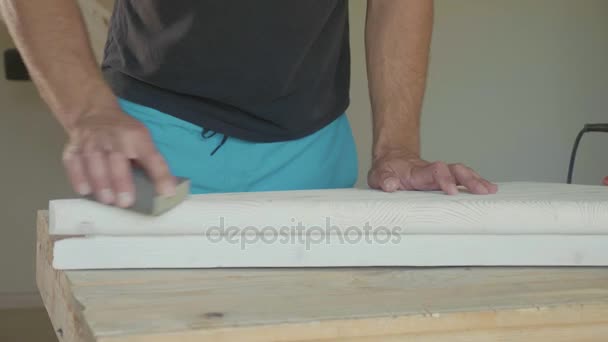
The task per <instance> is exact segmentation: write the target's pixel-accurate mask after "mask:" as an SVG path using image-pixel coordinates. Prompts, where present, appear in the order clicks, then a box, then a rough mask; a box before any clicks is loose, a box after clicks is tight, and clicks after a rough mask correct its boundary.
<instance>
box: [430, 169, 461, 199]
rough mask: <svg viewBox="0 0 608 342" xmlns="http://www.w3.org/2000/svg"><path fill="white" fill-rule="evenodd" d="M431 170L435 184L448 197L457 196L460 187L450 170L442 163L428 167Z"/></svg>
mask: <svg viewBox="0 0 608 342" xmlns="http://www.w3.org/2000/svg"><path fill="white" fill-rule="evenodd" d="M428 168H430V169H431V172H432V175H433V179H434V180H435V184H437V185H438V186H439V189H441V190H442V191H443V192H445V193H446V194H448V195H456V194H457V193H458V187H457V183H456V179H455V178H454V176H453V175H452V172H451V171H450V168H449V167H448V166H447V165H446V164H445V163H442V162H435V163H432V164H431V165H429V166H428Z"/></svg>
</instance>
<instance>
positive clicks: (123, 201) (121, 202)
mask: <svg viewBox="0 0 608 342" xmlns="http://www.w3.org/2000/svg"><path fill="white" fill-rule="evenodd" d="M132 204H133V195H131V193H128V192H121V193H119V194H118V206H120V207H125V208H126V207H130V206H131V205H132Z"/></svg>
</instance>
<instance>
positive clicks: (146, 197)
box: [86, 168, 190, 216]
mask: <svg viewBox="0 0 608 342" xmlns="http://www.w3.org/2000/svg"><path fill="white" fill-rule="evenodd" d="M133 183H134V186H135V203H134V204H133V205H132V206H130V207H128V208H125V209H126V210H130V211H134V212H137V213H140V214H144V215H150V216H159V215H161V214H163V213H165V212H167V211H169V210H171V209H173V208H174V207H176V206H177V205H179V204H180V203H182V202H183V201H184V200H185V199H186V198H187V197H188V195H189V194H190V180H189V179H187V178H182V177H177V185H176V187H175V195H173V196H162V195H159V194H158V193H157V192H156V189H155V186H154V182H152V180H151V179H150V178H149V177H148V175H146V173H145V172H144V171H143V170H141V169H139V168H134V169H133ZM86 198H87V199H89V200H95V198H94V196H93V195H89V196H86Z"/></svg>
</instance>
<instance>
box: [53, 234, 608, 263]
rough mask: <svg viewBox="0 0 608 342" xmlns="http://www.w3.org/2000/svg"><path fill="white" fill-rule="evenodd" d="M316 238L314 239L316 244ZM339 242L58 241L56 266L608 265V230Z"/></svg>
mask: <svg viewBox="0 0 608 342" xmlns="http://www.w3.org/2000/svg"><path fill="white" fill-rule="evenodd" d="M315 241H316V242H315ZM349 241H350V242H346V243H340V242H339V241H338V240H337V239H331V240H330V241H329V242H328V243H326V242H319V239H314V240H313V241H310V240H304V242H298V241H295V242H293V243H290V242H281V241H279V240H278V239H274V240H273V239H267V240H266V241H264V240H262V239H253V238H251V239H249V240H247V242H244V243H243V242H242V241H229V240H227V239H221V240H217V239H211V240H210V239H208V238H206V237H205V236H201V235H193V236H189V235H182V236H94V237H82V238H69V239H63V240H59V241H57V242H55V247H54V257H53V266H54V267H55V268H56V269H130V268H138V269H141V268H143V269H146V268H217V267H225V268H230V267H338V266H346V267H362V266H608V235H580V236H572V235H569V236H564V235H412V236H401V238H400V239H398V241H397V240H396V239H391V241H389V242H383V241H385V240H372V242H368V241H366V240H365V239H356V238H354V237H353V239H352V240H349Z"/></svg>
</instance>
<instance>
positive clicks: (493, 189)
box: [479, 178, 498, 194]
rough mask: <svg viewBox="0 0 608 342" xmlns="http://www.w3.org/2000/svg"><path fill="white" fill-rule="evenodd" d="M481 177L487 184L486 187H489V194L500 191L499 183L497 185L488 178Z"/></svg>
mask: <svg viewBox="0 0 608 342" xmlns="http://www.w3.org/2000/svg"><path fill="white" fill-rule="evenodd" d="M479 179H480V181H481V182H482V183H483V184H484V185H485V186H486V189H488V193H489V194H495V193H497V192H498V185H496V184H494V183H492V182H490V181H488V180H486V179H483V178H479Z"/></svg>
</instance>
